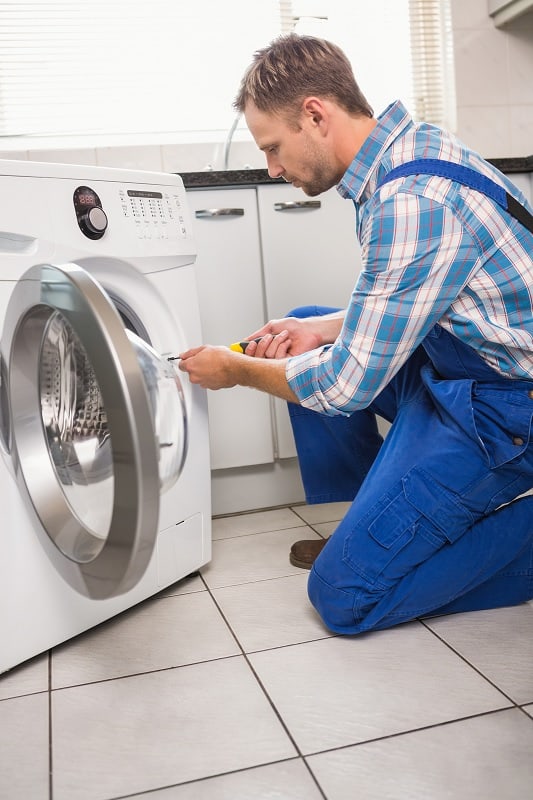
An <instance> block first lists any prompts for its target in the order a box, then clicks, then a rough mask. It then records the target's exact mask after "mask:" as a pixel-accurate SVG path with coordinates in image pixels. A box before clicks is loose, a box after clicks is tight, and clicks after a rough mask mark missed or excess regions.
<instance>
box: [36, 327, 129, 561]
mask: <svg viewBox="0 0 533 800" xmlns="http://www.w3.org/2000/svg"><path fill="white" fill-rule="evenodd" d="M38 386H39V394H40V398H41V416H42V422H43V428H44V436H45V441H46V444H47V447H48V453H49V455H50V460H51V462H52V464H53V467H54V470H55V474H56V477H57V481H58V483H59V486H60V487H61V489H62V491H63V494H64V496H65V501H66V502H67V504H68V505H69V506H70V508H71V510H72V513H73V515H74V516H75V517H76V518H77V519H78V520H79V521H80V524H81V525H83V526H84V527H85V528H86V529H87V531H89V532H90V533H91V536H90V537H85V538H84V540H83V541H84V542H85V552H80V547H79V543H77V545H76V547H75V546H74V545H75V542H74V541H73V540H70V539H69V540H66V541H64V542H59V541H58V542H57V544H58V546H59V547H60V549H62V551H63V552H64V554H65V555H66V556H68V557H69V558H73V559H74V560H76V561H79V562H87V561H90V560H91V559H93V558H94V557H95V556H96V555H98V553H99V552H100V551H101V549H102V547H103V545H104V543H105V541H106V539H107V536H108V533H109V529H110V526H111V519H112V516H113V495H114V488H115V486H114V483H115V482H114V470H113V450H112V442H111V433H110V431H109V425H108V422H107V413H106V410H105V406H104V403H103V398H102V392H101V390H100V386H99V384H98V380H97V378H96V375H95V372H94V369H93V367H92V365H91V362H90V360H89V357H88V355H87V352H86V350H85V348H84V347H83V345H82V343H81V341H80V339H79V337H78V336H77V334H76V332H75V331H74V329H73V328H72V326H71V325H70V324H69V323H68V322H67V320H66V319H65V317H64V316H63V315H62V314H60V313H59V312H56V313H53V314H51V316H50V318H49V320H48V323H47V325H46V327H45V330H44V334H43V338H42V342H41V358H40V362H39V381H38ZM89 544H90V547H89V546H88V545H89Z"/></svg>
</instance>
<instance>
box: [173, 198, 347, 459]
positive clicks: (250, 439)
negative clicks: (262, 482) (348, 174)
mask: <svg viewBox="0 0 533 800" xmlns="http://www.w3.org/2000/svg"><path fill="white" fill-rule="evenodd" d="M188 198H189V203H190V206H191V211H192V213H193V216H194V231H195V237H196V243H197V249H198V257H197V262H196V267H197V280H198V292H199V297H200V313H201V319H202V328H203V338H204V341H205V342H209V343H211V344H229V343H231V342H232V341H235V340H239V339H242V338H243V337H245V336H247V335H248V334H249V333H251V332H252V331H254V330H256V329H257V328H259V327H260V326H261V325H262V324H263V323H264V322H266V321H267V320H268V319H274V318H278V317H283V316H285V315H286V314H287V312H288V311H289V310H290V309H292V308H294V307H296V306H300V305H307V304H319V305H331V306H338V307H343V306H345V305H346V303H347V302H348V299H349V297H350V294H351V291H352V289H353V286H354V284H355V281H356V278H357V275H358V273H359V271H360V256H359V250H358V245H357V240H356V235H355V213H354V208H353V204H352V203H351V202H349V201H347V200H343V199H342V198H341V197H340V196H339V195H338V193H337V191H336V190H335V189H332V190H330V191H329V192H325V193H324V194H322V195H320V196H319V197H317V198H309V197H307V196H306V195H305V194H304V193H303V192H302V191H301V190H298V189H295V188H293V187H292V186H290V185H285V184H266V185H260V186H256V187H247V188H237V187H236V188H230V189H228V188H225V189H195V190H191V191H189V192H188ZM208 408H209V426H210V442H211V459H212V468H213V470H219V469H229V468H234V467H243V466H251V465H258V464H267V463H271V462H273V461H274V460H275V459H285V458H293V457H295V456H296V450H295V447H294V440H293V436H292V430H291V427H290V422H289V416H288V413H287V407H286V403H285V402H283V401H281V400H277V399H273V398H270V397H269V396H268V395H266V394H263V393H260V392H252V391H250V390H249V389H246V388H243V387H235V388H233V389H229V390H225V391H221V392H209V394H208Z"/></svg>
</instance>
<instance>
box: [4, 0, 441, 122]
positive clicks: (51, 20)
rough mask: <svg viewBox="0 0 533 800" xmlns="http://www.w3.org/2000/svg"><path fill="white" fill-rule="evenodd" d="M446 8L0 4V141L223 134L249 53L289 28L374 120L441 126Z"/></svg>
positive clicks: (95, 1)
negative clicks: (316, 51)
mask: <svg viewBox="0 0 533 800" xmlns="http://www.w3.org/2000/svg"><path fill="white" fill-rule="evenodd" d="M448 2H449V0H372V2H366V1H365V0H261V2H260V3H250V0H228V2H226V3H221V2H220V0H190V2H188V1H187V0H179V2H178V0H150V2H146V0H91V2H90V3H88V2H86V0H31V2H27V1H26V0H11V2H2V0H0V136H24V135H27V136H35V135H55V136H57V135H62V134H65V133H69V134H72V133H74V134H117V133H127V134H129V133H137V132H143V133H144V132H154V133H166V132H173V131H176V132H185V131H217V130H219V131H227V130H228V129H229V128H230V127H231V125H232V123H233V122H234V116H235V114H234V111H233V108H232V101H233V98H234V96H235V94H236V92H237V89H238V86H239V82H240V79H241V76H242V73H243V71H244V69H245V68H246V66H247V65H248V64H249V62H250V59H251V55H252V53H253V52H254V51H255V50H257V49H258V48H261V47H264V46H265V45H266V44H268V42H270V41H271V40H272V39H273V38H274V37H275V36H277V35H279V34H280V33H286V32H288V31H290V30H294V29H295V28H296V30H300V32H303V33H306V32H309V33H312V34H314V35H323V36H325V37H326V38H331V39H332V40H333V41H336V42H337V43H338V44H339V45H340V46H341V47H342V48H343V49H344V50H345V52H346V53H347V55H348V57H349V58H350V59H351V61H352V64H353V66H354V72H355V74H356V77H357V79H358V81H359V83H360V85H361V88H362V89H363V91H364V92H365V93H366V95H367V96H368V99H369V101H370V102H371V104H372V105H373V106H374V108H375V110H376V111H381V110H382V108H384V107H385V105H386V104H388V103H389V102H390V101H391V100H393V99H395V98H396V97H401V98H402V99H403V100H404V101H405V102H406V103H407V105H408V106H409V107H410V110H412V111H413V113H414V114H415V116H418V117H420V118H424V119H427V120H428V121H434V122H438V121H440V122H442V120H445V119H446V113H448V112H449V106H450V100H449V97H448V95H449V87H448V88H446V86H445V87H444V88H443V84H446V83H447V82H448V81H449V76H450V71H449V67H448V66H447V65H448V60H449V48H447V44H446V42H447V38H446V37H447V36H448V34H449V31H448V29H447V25H449V19H448V18H446V17H445V15H444V12H443V11H442V9H443V8H446V7H447V6H448ZM439 8H440V15H439V13H438V9H439ZM305 26H307V30H306V29H305ZM448 39H449V36H448ZM447 59H448V60H447ZM382 62H383V63H382ZM411 73H413V79H412V74H411ZM413 84H414V91H412V86H413ZM428 115H431V118H430V117H429V116H428ZM241 126H242V127H244V123H243V122H241Z"/></svg>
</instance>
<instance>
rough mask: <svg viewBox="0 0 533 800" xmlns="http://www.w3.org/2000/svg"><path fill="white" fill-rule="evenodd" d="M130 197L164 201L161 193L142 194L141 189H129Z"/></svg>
mask: <svg viewBox="0 0 533 800" xmlns="http://www.w3.org/2000/svg"><path fill="white" fill-rule="evenodd" d="M128 197H146V198H147V199H148V200H162V199H163V195H162V194H161V192H142V191H139V189H128Z"/></svg>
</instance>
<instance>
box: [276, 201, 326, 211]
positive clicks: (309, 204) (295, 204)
mask: <svg viewBox="0 0 533 800" xmlns="http://www.w3.org/2000/svg"><path fill="white" fill-rule="evenodd" d="M320 206H321V203H320V200H288V201H287V202H285V203H274V209H275V210H276V211H299V210H300V209H306V208H320Z"/></svg>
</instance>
